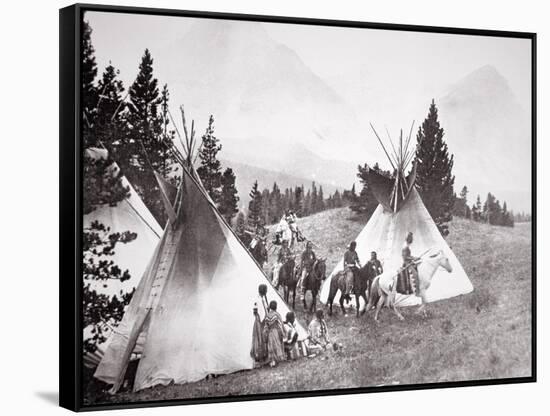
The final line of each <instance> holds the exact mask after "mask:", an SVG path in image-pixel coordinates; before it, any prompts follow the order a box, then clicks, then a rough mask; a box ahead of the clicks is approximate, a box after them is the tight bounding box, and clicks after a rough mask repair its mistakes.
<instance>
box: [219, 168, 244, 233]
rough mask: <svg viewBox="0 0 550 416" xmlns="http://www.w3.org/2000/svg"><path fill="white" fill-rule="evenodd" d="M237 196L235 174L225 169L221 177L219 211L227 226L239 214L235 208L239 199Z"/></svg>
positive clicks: (229, 169) (231, 170)
mask: <svg viewBox="0 0 550 416" xmlns="http://www.w3.org/2000/svg"><path fill="white" fill-rule="evenodd" d="M237 194H238V192H237V188H236V187H235V173H233V169H231V168H227V169H225V171H224V172H223V175H222V177H221V193H220V201H219V211H220V214H222V215H223V217H224V218H225V220H226V221H227V222H228V223H229V224H231V223H232V221H233V218H234V217H235V215H237V213H238V212H239V209H238V206H237V203H238V202H239V197H238V195H237Z"/></svg>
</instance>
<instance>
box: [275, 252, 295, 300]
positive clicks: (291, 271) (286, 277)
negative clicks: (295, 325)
mask: <svg viewBox="0 0 550 416" xmlns="http://www.w3.org/2000/svg"><path fill="white" fill-rule="evenodd" d="M298 278H299V276H298V275H297V274H296V262H295V260H294V258H290V259H288V260H287V261H286V263H285V264H283V265H282V266H281V269H280V270H279V285H281V286H283V292H284V298H285V302H286V304H287V305H288V303H289V298H290V292H291V291H292V309H294V307H295V304H296V286H297V285H298Z"/></svg>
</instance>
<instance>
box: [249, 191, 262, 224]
mask: <svg viewBox="0 0 550 416" xmlns="http://www.w3.org/2000/svg"><path fill="white" fill-rule="evenodd" d="M249 196H250V202H249V203H248V218H247V223H248V227H249V228H250V229H251V230H254V231H256V229H257V227H258V226H263V225H264V221H263V215H262V214H263V204H262V193H261V192H260V190H259V189H258V181H255V182H254V185H252V189H251V191H250V194H249Z"/></svg>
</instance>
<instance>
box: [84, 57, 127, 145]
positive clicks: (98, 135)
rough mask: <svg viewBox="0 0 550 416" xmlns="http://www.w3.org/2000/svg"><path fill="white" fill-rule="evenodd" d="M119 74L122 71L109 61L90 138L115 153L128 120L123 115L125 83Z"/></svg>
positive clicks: (122, 137)
mask: <svg viewBox="0 0 550 416" xmlns="http://www.w3.org/2000/svg"><path fill="white" fill-rule="evenodd" d="M119 74H120V71H118V70H117V69H116V68H115V67H114V66H113V65H112V64H111V63H109V65H108V66H107V67H106V68H105V71H103V74H102V75H101V79H100V80H99V82H98V91H99V99H98V102H97V110H96V115H95V122H94V125H93V126H92V129H91V131H92V132H93V134H92V137H91V138H90V139H91V140H90V144H91V145H93V146H101V145H103V146H106V147H107V149H108V150H109V152H110V153H111V154H113V155H116V154H117V153H118V152H117V148H118V147H119V146H120V145H121V141H123V140H124V135H125V134H126V120H125V119H124V116H123V113H124V108H125V104H124V102H123V101H122V100H123V93H124V85H123V83H122V80H120V79H118V76H119Z"/></svg>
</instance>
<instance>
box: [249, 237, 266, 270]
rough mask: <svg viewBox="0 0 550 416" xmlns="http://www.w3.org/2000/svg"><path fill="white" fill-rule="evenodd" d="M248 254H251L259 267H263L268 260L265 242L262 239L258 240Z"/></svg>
mask: <svg viewBox="0 0 550 416" xmlns="http://www.w3.org/2000/svg"><path fill="white" fill-rule="evenodd" d="M250 253H251V254H252V257H254V258H255V259H256V261H257V262H258V264H259V265H260V266H261V267H264V264H266V263H267V260H268V259H267V247H266V244H265V241H264V240H262V239H258V241H257V242H256V245H255V246H254V248H251V249H250Z"/></svg>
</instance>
